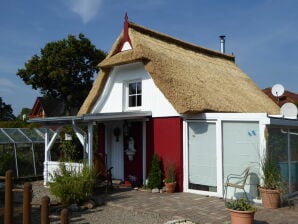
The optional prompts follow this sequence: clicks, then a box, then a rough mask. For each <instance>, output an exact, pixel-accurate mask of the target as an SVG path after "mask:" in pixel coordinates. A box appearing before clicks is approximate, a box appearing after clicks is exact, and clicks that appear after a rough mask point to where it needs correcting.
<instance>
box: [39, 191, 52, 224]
mask: <svg viewBox="0 0 298 224" xmlns="http://www.w3.org/2000/svg"><path fill="white" fill-rule="evenodd" d="M49 206H50V198H49V197H48V196H43V197H42V199H41V209H40V223H41V224H50V218H49Z"/></svg>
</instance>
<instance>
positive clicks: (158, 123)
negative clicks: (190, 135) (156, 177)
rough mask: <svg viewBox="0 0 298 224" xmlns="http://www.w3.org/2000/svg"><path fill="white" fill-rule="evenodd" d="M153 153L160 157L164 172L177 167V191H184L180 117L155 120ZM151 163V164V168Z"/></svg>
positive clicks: (153, 122)
mask: <svg viewBox="0 0 298 224" xmlns="http://www.w3.org/2000/svg"><path fill="white" fill-rule="evenodd" d="M152 125H153V150H154V152H153V153H156V154H158V155H159V156H160V159H161V161H162V164H163V170H164V169H165V168H166V165H167V164H168V163H171V162H174V163H175V165H176V179H177V188H176V190H177V191H183V128H182V119H181V118H180V117H168V118H153V119H152ZM150 164H151V161H150V163H149V166H150Z"/></svg>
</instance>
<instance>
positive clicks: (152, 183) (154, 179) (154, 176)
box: [148, 154, 162, 189]
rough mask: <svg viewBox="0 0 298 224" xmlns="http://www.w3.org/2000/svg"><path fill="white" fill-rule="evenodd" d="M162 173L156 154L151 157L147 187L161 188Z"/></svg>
mask: <svg viewBox="0 0 298 224" xmlns="http://www.w3.org/2000/svg"><path fill="white" fill-rule="evenodd" d="M161 175H162V173H161V168H160V159H159V157H158V155H157V154H154V155H153V158H152V162H151V168H150V170H149V175H148V187H149V188H151V189H153V188H158V189H160V188H161V185H162V176H161Z"/></svg>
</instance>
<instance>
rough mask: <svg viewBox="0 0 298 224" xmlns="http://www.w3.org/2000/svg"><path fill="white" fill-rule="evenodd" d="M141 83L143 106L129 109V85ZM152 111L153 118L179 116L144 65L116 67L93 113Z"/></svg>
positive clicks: (135, 64)
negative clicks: (135, 82) (136, 82)
mask: <svg viewBox="0 0 298 224" xmlns="http://www.w3.org/2000/svg"><path fill="white" fill-rule="evenodd" d="M134 81H139V82H141V85H142V93H141V96H142V104H141V106H139V107H136V108H134V107H132V108H129V107H128V105H127V103H128V98H127V91H126V89H127V84H128V83H131V82H134ZM132 110H133V111H136V110H139V111H151V112H152V116H153V117H155V116H158V117H163V116H169V115H170V116H178V115H179V114H178V113H177V112H176V110H175V109H174V108H173V106H172V105H171V104H170V103H169V101H168V100H167V99H166V98H165V96H164V95H163V94H162V92H161V91H160V90H159V89H158V87H157V86H156V85H155V83H154V81H153V79H152V78H151V76H150V74H149V73H148V72H147V71H146V70H145V68H144V65H143V63H141V62H136V63H132V64H128V65H121V66H115V67H114V69H113V70H112V71H111V72H110V75H109V77H108V79H107V81H106V84H105V86H104V87H103V91H102V94H101V95H100V97H99V98H98V100H97V101H96V103H95V104H94V107H93V108H92V110H91V113H112V112H125V111H132Z"/></svg>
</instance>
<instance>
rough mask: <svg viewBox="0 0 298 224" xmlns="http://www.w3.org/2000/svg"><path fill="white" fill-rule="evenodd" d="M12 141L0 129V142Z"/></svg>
mask: <svg viewBox="0 0 298 224" xmlns="http://www.w3.org/2000/svg"><path fill="white" fill-rule="evenodd" d="M5 143H12V141H11V140H10V139H9V138H8V137H7V136H6V135H5V134H4V133H3V132H2V131H1V130H0V144H5Z"/></svg>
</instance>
